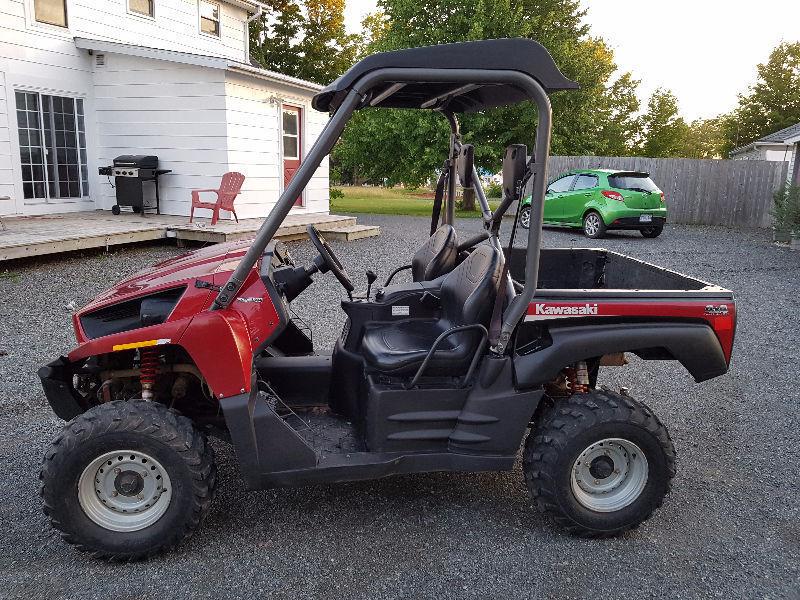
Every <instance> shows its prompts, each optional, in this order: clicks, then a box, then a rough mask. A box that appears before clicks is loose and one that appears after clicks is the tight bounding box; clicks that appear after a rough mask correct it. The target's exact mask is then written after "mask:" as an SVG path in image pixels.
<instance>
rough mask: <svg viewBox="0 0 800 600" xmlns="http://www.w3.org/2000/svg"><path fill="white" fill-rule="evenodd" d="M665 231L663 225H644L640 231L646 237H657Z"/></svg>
mask: <svg viewBox="0 0 800 600" xmlns="http://www.w3.org/2000/svg"><path fill="white" fill-rule="evenodd" d="M662 231H664V228H663V227H659V226H655V227H643V228H642V229H640V230H639V233H641V234H642V236H643V237H646V238H657V237H658V236H660V235H661V232H662Z"/></svg>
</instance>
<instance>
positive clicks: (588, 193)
mask: <svg viewBox="0 0 800 600" xmlns="http://www.w3.org/2000/svg"><path fill="white" fill-rule="evenodd" d="M584 196H592V192H586V193H585V194H584Z"/></svg>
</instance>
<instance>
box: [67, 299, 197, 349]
mask: <svg viewBox="0 0 800 600" xmlns="http://www.w3.org/2000/svg"><path fill="white" fill-rule="evenodd" d="M184 291H186V288H185V287H183V286H181V287H179V288H172V289H169V290H165V291H163V292H158V293H156V294H150V295H149V296H142V297H141V298H134V299H133V300H127V301H126V302H120V303H119V304H112V305H111V306H106V307H103V308H99V309H97V310H94V311H92V312H89V313H86V314H85V315H82V316H81V317H80V321H81V327H83V331H84V333H86V336H87V337H89V338H90V339H93V338H98V337H102V336H104V335H111V334H112V333H120V332H123V331H130V330H132V329H138V328H139V327H147V326H148V325H157V324H159V323H163V322H164V321H166V320H167V317H169V314H170V313H171V312H172V309H173V308H175V305H176V304H177V303H178V300H179V299H180V297H181V296H182V295H183V292H184Z"/></svg>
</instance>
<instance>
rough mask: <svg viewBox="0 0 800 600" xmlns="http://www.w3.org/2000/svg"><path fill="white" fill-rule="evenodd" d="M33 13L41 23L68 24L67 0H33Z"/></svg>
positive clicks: (63, 25) (62, 25) (60, 25)
mask: <svg viewBox="0 0 800 600" xmlns="http://www.w3.org/2000/svg"><path fill="white" fill-rule="evenodd" d="M33 15H34V18H35V19H36V20H37V21H38V22H39V23H47V24H48V25H58V26H59V27H66V26H67V0H33Z"/></svg>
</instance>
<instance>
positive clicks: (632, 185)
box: [608, 173, 659, 192]
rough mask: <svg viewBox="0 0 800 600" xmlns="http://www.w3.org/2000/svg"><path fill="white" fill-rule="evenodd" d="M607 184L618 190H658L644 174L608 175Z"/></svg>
mask: <svg viewBox="0 0 800 600" xmlns="http://www.w3.org/2000/svg"><path fill="white" fill-rule="evenodd" d="M608 184H609V185H610V186H611V187H613V188H617V189H618V190H631V191H633V192H658V191H659V189H658V186H657V185H656V184H655V183H653V180H652V179H650V177H648V176H647V175H645V174H641V175H637V174H632V173H625V174H620V175H609V176H608Z"/></svg>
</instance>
